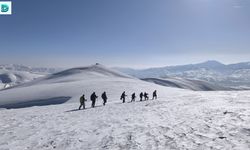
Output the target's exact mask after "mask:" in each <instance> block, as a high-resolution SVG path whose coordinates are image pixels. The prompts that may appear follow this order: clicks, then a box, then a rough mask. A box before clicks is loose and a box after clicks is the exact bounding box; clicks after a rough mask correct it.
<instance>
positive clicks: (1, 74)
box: [0, 64, 61, 90]
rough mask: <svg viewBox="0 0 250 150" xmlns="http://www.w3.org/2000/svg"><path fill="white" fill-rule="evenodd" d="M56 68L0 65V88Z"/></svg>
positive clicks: (45, 73) (20, 82) (16, 83)
mask: <svg viewBox="0 0 250 150" xmlns="http://www.w3.org/2000/svg"><path fill="white" fill-rule="evenodd" d="M59 70H61V69H57V68H33V67H27V66H24V65H17V64H6V65H0V90H1V89H5V88H9V87H11V86H14V85H18V84H22V83H25V82H29V81H32V80H34V79H36V78H39V77H42V76H45V75H48V74H51V73H55V72H58V71H59Z"/></svg>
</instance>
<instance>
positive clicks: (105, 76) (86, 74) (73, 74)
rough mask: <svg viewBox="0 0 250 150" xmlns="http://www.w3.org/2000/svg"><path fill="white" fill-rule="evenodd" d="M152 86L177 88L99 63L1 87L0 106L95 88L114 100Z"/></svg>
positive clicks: (68, 97)
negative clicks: (125, 93)
mask: <svg viewBox="0 0 250 150" xmlns="http://www.w3.org/2000/svg"><path fill="white" fill-rule="evenodd" d="M154 90H159V91H161V93H164V92H166V90H167V91H168V90H170V91H172V92H174V91H178V89H170V88H167V87H163V86H160V85H156V84H154V83H149V82H145V81H142V80H139V79H136V78H132V77H130V76H127V75H124V74H122V73H119V72H117V71H113V70H112V69H109V68H107V67H105V66H103V65H99V64H98V65H91V66H87V67H78V68H72V69H68V70H65V71H62V72H58V73H54V74H51V75H47V76H45V77H42V78H39V79H36V80H34V81H31V82H28V83H24V84H20V85H18V86H14V87H12V88H10V89H7V90H4V91H0V107H6V108H13V107H18V106H20V107H24V106H32V105H31V104H35V105H46V104H50V103H54V102H56V103H57V102H58V103H64V102H66V101H68V102H78V101H79V97H80V96H81V95H82V94H85V96H86V97H89V96H90V94H91V93H92V92H94V91H95V92H96V93H97V95H98V94H99V95H100V94H101V93H102V92H103V91H106V92H107V94H108V96H109V97H111V98H112V99H113V100H119V98H120V94H121V93H122V92H123V91H126V92H127V93H128V94H131V93H132V92H136V93H139V92H145V91H146V92H149V93H151V92H152V91H154ZM170 93H171V92H170ZM59 100H62V101H59Z"/></svg>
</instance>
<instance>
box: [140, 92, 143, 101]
mask: <svg viewBox="0 0 250 150" xmlns="http://www.w3.org/2000/svg"><path fill="white" fill-rule="evenodd" d="M142 98H143V93H142V92H141V93H140V101H142Z"/></svg>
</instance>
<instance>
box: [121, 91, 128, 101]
mask: <svg viewBox="0 0 250 150" xmlns="http://www.w3.org/2000/svg"><path fill="white" fill-rule="evenodd" d="M126 96H127V95H126V94H125V91H124V92H123V93H122V95H121V98H120V100H122V103H125V97H126Z"/></svg>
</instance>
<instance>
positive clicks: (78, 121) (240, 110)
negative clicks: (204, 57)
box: [0, 89, 250, 150]
mask: <svg viewBox="0 0 250 150" xmlns="http://www.w3.org/2000/svg"><path fill="white" fill-rule="evenodd" d="M144 90H146V89H144ZM114 92H115V91H114ZM165 93H166V95H165V96H162V94H163V93H159V94H160V97H159V99H158V100H149V101H143V102H135V103H125V104H121V102H120V101H119V100H117V99H112V98H111V99H109V101H112V102H108V104H107V105H106V106H104V107H102V106H101V102H100V101H98V103H97V105H98V106H100V107H96V108H94V109H90V108H89V105H90V104H89V103H87V109H86V110H80V111H77V109H76V108H77V107H78V106H79V104H78V103H77V102H76V103H74V102H73V103H65V104H61V105H50V106H43V107H30V108H23V109H11V110H0V118H1V120H0V127H1V128H0V135H1V136H0V149H12V150H19V149H22V150H23V149H34V150H35V149H36V150H50V149H55V150H66V149H67V150H82V149H84V150H104V149H112V150H113V149H115V150H124V149H126V150H130V149H133V150H166V149H171V150H179V149H187V150H194V149H213V150H228V149H235V150H236V149H237V150H246V149H249V148H250V144H249V135H250V128H249V124H250V110H249V107H250V103H249V98H250V92H249V91H244V92H243V91H241V92H239V91H238V92H232V91H230V92H193V91H189V92H188V93H187V92H179V93H178V94H176V95H171V94H169V90H166V91H165ZM113 94H116V93H113ZM163 95H164V94H163Z"/></svg>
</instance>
